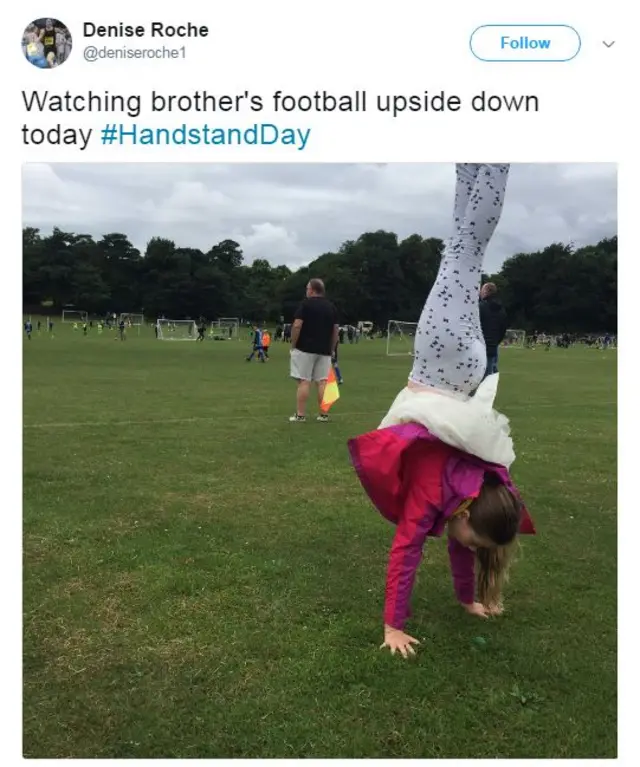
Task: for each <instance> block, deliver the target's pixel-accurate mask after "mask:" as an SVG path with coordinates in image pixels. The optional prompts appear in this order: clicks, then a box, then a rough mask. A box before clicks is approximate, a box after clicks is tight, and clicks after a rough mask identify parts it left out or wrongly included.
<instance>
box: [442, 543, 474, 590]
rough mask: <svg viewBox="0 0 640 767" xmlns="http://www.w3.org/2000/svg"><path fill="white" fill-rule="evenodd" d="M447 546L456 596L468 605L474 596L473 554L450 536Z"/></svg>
mask: <svg viewBox="0 0 640 767" xmlns="http://www.w3.org/2000/svg"><path fill="white" fill-rule="evenodd" d="M447 548H448V549H449V561H450V562H451V575H453V588H454V590H455V592H456V597H457V598H458V601H459V602H461V603H462V604H463V605H470V604H471V603H472V602H474V601H475V598H476V575H475V559H476V557H475V554H474V553H473V551H471V549H468V548H467V547H466V546H463V545H462V544H461V543H459V542H458V541H457V540H456V539H455V538H451V537H449V542H448V544H447Z"/></svg>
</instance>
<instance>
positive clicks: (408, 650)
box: [380, 626, 420, 658]
mask: <svg viewBox="0 0 640 767" xmlns="http://www.w3.org/2000/svg"><path fill="white" fill-rule="evenodd" d="M414 644H420V642H419V641H418V640H417V639H415V638H414V637H412V636H409V634H405V633H404V631H400V629H394V628H393V627H392V626H385V627H384V642H383V643H382V644H381V645H380V649H381V650H383V649H384V648H385V647H388V648H389V649H390V650H391V655H395V654H396V652H400V654H401V655H402V657H403V658H408V657H409V656H410V655H415V654H416V651H415V650H414V648H413V645H414Z"/></svg>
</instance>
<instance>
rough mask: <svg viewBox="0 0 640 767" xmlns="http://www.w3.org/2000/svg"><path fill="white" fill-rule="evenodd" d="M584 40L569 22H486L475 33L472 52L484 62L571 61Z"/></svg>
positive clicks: (473, 34)
mask: <svg viewBox="0 0 640 767" xmlns="http://www.w3.org/2000/svg"><path fill="white" fill-rule="evenodd" d="M581 46H582V41H581V40H580V35H579V34H578V33H577V32H576V30H575V29H574V28H573V27H570V26H568V25H567V24H518V25H515V24H485V25H484V26H482V27H478V28H477V29H476V30H474V31H473V33H472V34H471V39H470V40H469V47H470V48H471V53H473V55H474V56H475V57H476V58H478V59H480V61H522V62H525V61H526V62H532V61H547V62H549V61H555V62H560V61H571V59H575V57H576V56H577V55H578V53H579V52H580V48H581Z"/></svg>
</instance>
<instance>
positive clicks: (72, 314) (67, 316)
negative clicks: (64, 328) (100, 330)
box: [62, 309, 89, 322]
mask: <svg viewBox="0 0 640 767" xmlns="http://www.w3.org/2000/svg"><path fill="white" fill-rule="evenodd" d="M88 319H89V314H88V313H87V312H81V311H78V310H77V309H63V310H62V321H63V322H86V321H87V320H88Z"/></svg>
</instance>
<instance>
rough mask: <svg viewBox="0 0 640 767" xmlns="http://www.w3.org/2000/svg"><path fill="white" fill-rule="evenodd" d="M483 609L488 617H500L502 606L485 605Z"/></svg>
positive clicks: (497, 603) (502, 610) (500, 604)
mask: <svg viewBox="0 0 640 767" xmlns="http://www.w3.org/2000/svg"><path fill="white" fill-rule="evenodd" d="M485 609H486V611H487V613H488V614H489V615H502V613H503V612H504V605H503V604H502V602H496V603H495V604H491V605H485Z"/></svg>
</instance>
